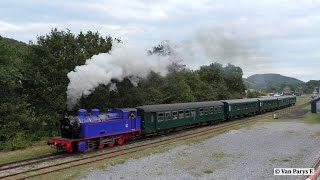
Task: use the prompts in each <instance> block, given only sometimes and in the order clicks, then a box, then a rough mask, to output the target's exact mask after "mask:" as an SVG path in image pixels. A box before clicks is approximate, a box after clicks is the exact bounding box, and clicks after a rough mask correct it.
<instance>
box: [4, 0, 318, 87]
mask: <svg viewBox="0 0 320 180" xmlns="http://www.w3.org/2000/svg"><path fill="white" fill-rule="evenodd" d="M55 27H57V28H59V29H61V30H65V28H68V29H70V30H71V31H72V32H73V33H78V32H79V31H88V30H91V31H98V32H100V34H102V35H104V36H107V35H111V36H112V37H120V38H121V39H123V41H124V42H125V43H126V42H130V43H136V44H137V45H138V44H144V45H149V46H150V47H152V46H155V45H157V44H159V43H161V41H163V40H170V41H172V42H175V43H181V42H183V43H188V42H189V41H193V40H198V41H201V42H205V43H203V44H204V45H205V44H207V45H208V46H210V45H211V47H210V48H208V49H206V47H204V48H205V53H206V54H209V55H212V56H214V57H213V58H211V61H210V62H220V63H224V64H226V63H228V62H230V63H232V64H235V65H238V66H240V67H241V68H242V69H243V71H244V77H247V76H250V75H252V74H256V73H280V74H282V75H286V76H291V77H295V78H298V79H300V80H303V81H308V80H310V79H317V80H319V79H320V61H319V58H320V51H319V47H320V46H319V45H320V34H319V32H320V1H319V0H259V1H256V0H252V1H249V0H240V1H231V0H174V1H166V0H162V1H159V0H158V1H151V0H141V1H138V0H94V1H92V2H91V1H88V0H73V1H72V0H69V1H68V0H63V1H62V0H23V1H20V0H19V1H18V0H2V1H1V2H0V35H1V36H5V37H9V38H14V39H17V40H20V41H24V42H28V41H29V40H32V41H35V40H36V37H37V36H39V35H45V34H46V33H49V32H50V30H51V29H52V28H55ZM212 36H214V38H213V37H212ZM217 37H218V38H217ZM215 48H216V49H219V53H217V50H215ZM235 49H236V50H235ZM222 50H223V53H221V51H222ZM211 51H214V53H212V52H211ZM235 51H245V55H244V56H237V57H233V56H232V57H231V56H229V54H230V53H231V54H234V52H235ZM221 54H228V56H223V55H221ZM220 55H221V56H220ZM210 57H211V56H210ZM228 57H229V58H228ZM210 62H209V61H208V60H202V59H201V57H200V58H199V60H198V63H195V64H196V65H200V64H208V63H210ZM196 65H195V67H191V68H194V69H195V68H197V67H196Z"/></svg>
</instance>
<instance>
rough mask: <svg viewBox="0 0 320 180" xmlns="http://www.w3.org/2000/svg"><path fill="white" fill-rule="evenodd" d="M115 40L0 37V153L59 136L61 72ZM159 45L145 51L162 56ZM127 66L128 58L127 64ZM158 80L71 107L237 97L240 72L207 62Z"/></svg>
mask: <svg viewBox="0 0 320 180" xmlns="http://www.w3.org/2000/svg"><path fill="white" fill-rule="evenodd" d="M119 41H120V40H119V39H113V38H112V37H110V36H107V37H103V36H101V35H100V34H99V33H98V32H91V31H88V32H80V33H79V34H74V33H72V32H71V31H70V30H68V29H67V30H58V29H53V30H52V31H51V32H50V33H48V34H47V35H44V36H39V37H37V41H36V42H30V43H29V44H24V43H19V42H17V41H12V40H8V39H7V38H3V37H1V36H0V87H1V89H0V150H14V149H19V148H23V147H26V146H28V145H30V144H31V143H32V142H34V141H39V140H42V139H46V138H48V137H50V136H56V135H59V120H60V119H62V118H63V116H65V115H66V114H70V113H71V112H68V111H67V101H66V99H67V98H66V91H67V86H68V83H69V79H68V77H67V73H68V72H70V71H72V70H74V68H75V67H76V66H79V65H83V64H84V63H85V61H86V60H87V59H89V58H90V57H92V56H93V55H95V54H99V53H107V52H109V51H110V50H111V48H112V45H113V44H114V43H119ZM162 48H163V47H162V46H161V45H159V46H155V47H153V48H152V47H151V50H150V51H149V52H148V53H150V54H153V53H163V51H162ZM128 61H130V59H128ZM168 70H169V73H168V75H167V76H165V77H162V76H160V75H159V74H157V73H155V72H150V74H149V75H148V77H147V78H145V79H140V81H139V83H138V86H136V87H135V86H133V85H132V84H131V82H130V80H129V79H128V78H125V79H124V80H123V81H121V82H118V81H117V80H112V82H113V83H116V85H117V90H116V91H110V90H109V85H100V86H99V87H97V88H96V89H95V91H94V92H93V93H92V94H90V95H89V96H87V97H82V98H81V99H80V100H79V102H78V103H77V105H76V106H75V108H74V111H76V110H77V109H78V108H86V109H91V108H99V109H101V110H106V109H107V108H114V107H119V108H123V107H135V106H139V105H144V104H162V103H178V102H194V101H208V100H221V99H231V98H242V97H244V96H245V85H244V83H243V81H242V75H243V72H242V69H241V68H240V67H237V66H234V65H232V64H228V65H227V66H225V67H224V66H223V65H222V64H219V63H213V64H210V65H207V66H201V67H200V68H199V70H190V69H188V68H186V67H185V65H183V64H179V63H173V64H172V65H170V66H169V67H168Z"/></svg>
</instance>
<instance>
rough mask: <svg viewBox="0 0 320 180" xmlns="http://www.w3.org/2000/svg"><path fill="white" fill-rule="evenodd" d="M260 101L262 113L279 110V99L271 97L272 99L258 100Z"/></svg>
mask: <svg viewBox="0 0 320 180" xmlns="http://www.w3.org/2000/svg"><path fill="white" fill-rule="evenodd" d="M258 100H259V101H260V112H261V113H263V112H267V111H272V110H274V109H277V108H278V98H276V97H270V98H258Z"/></svg>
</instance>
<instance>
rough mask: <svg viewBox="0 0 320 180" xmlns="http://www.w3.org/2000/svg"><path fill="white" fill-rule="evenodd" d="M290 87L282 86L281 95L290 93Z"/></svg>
mask: <svg viewBox="0 0 320 180" xmlns="http://www.w3.org/2000/svg"><path fill="white" fill-rule="evenodd" d="M291 94H292V93H291V88H290V87H289V86H285V87H284V88H283V95H291Z"/></svg>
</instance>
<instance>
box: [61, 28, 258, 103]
mask: <svg viewBox="0 0 320 180" xmlns="http://www.w3.org/2000/svg"><path fill="white" fill-rule="evenodd" d="M243 32H244V33H243ZM190 37H191V38H190ZM190 37H189V39H188V40H186V41H183V42H182V43H172V42H170V41H164V42H162V45H163V47H164V48H163V52H164V54H170V57H169V56H159V55H148V54H147V52H146V49H150V48H151V47H147V48H143V47H140V46H136V45H135V46H133V45H130V44H114V45H113V47H112V50H111V51H110V52H109V53H102V54H99V55H95V56H93V57H92V58H91V59H88V60H87V61H86V63H85V65H82V66H77V67H76V68H75V70H74V71H71V72H70V73H68V78H69V80H70V83H69V85H68V90H67V98H68V108H69V109H71V108H72V107H73V106H74V105H75V103H76V102H77V100H79V99H80V98H81V96H83V95H84V96H87V95H89V94H90V93H91V92H93V91H94V89H95V88H96V87H98V86H99V85H100V84H104V85H108V84H110V87H109V90H110V91H117V87H116V84H115V83H111V82H110V81H111V79H117V80H119V81H122V80H123V79H124V78H125V77H127V78H128V79H129V80H130V81H131V83H132V84H133V85H134V86H137V85H138V82H139V78H145V77H146V76H147V75H148V74H149V73H150V71H154V72H156V73H160V75H162V76H165V75H166V74H167V67H168V65H171V64H172V62H179V63H181V64H184V65H187V67H189V68H192V69H196V68H198V67H199V66H200V65H205V64H208V63H212V62H219V63H222V64H227V63H232V64H234V65H240V66H241V67H246V66H248V67H249V65H250V67H251V64H258V63H263V62H262V60H261V59H260V61H259V59H257V58H256V57H259V54H260V53H261V52H260V51H259V48H257V44H256V42H255V38H254V37H253V36H252V35H251V34H250V33H247V32H246V31H240V30H237V31H236V30H234V29H231V30H230V29H229V28H206V29H200V30H198V31H196V32H195V34H192V35H191V36H190ZM137 44H138V43H137ZM168 52H170V53H168Z"/></svg>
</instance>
